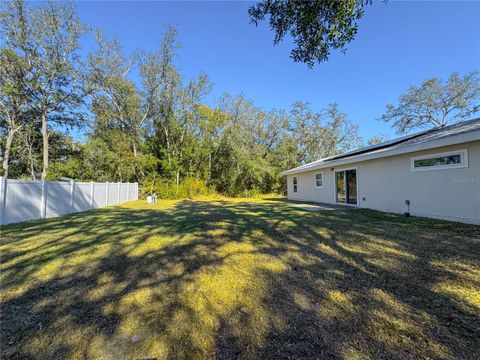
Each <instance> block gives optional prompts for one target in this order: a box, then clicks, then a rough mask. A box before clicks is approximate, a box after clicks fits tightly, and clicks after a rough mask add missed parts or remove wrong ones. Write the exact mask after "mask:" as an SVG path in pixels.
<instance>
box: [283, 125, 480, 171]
mask: <svg viewBox="0 0 480 360" xmlns="http://www.w3.org/2000/svg"><path fill="white" fill-rule="evenodd" d="M475 140H480V118H478V119H473V120H469V121H464V122H460V123H457V124H454V125H450V126H445V127H443V128H435V129H430V130H425V131H422V132H419V133H415V134H411V135H407V136H404V137H401V138H398V139H394V140H389V141H385V142H382V143H380V144H375V145H370V146H365V147H362V148H360V149H356V150H353V151H349V152H346V153H343V154H339V155H334V156H330V157H327V158H323V159H320V160H317V161H314V162H311V163H308V164H305V165H301V166H298V167H296V168H293V169H290V170H287V171H285V172H283V173H282V174H283V175H288V174H295V173H301V172H305V171H310V170H315V169H321V168H324V167H328V166H334V165H342V164H348V163H352V162H358V161H365V160H371V159H378V158H382V157H387V156H393V155H398V154H404V153H408V152H413V151H419V150H424V149H430V148H434V147H440V146H447V145H453V144H459V143H464V142H468V141H475Z"/></svg>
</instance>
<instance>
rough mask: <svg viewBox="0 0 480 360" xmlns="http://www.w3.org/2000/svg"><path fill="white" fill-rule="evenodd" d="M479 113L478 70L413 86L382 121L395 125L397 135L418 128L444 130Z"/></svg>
mask: <svg viewBox="0 0 480 360" xmlns="http://www.w3.org/2000/svg"><path fill="white" fill-rule="evenodd" d="M479 110H480V77H479V73H478V71H472V72H469V73H467V74H466V75H465V76H463V77H462V76H460V75H459V74H458V73H456V72H455V73H453V74H452V75H450V77H449V78H448V80H447V81H442V80H439V79H437V78H432V79H429V80H426V81H424V82H423V83H422V85H420V86H419V87H416V86H411V87H410V89H409V90H408V92H407V93H405V94H403V95H400V97H399V104H398V105H397V106H394V105H391V104H389V105H387V111H386V113H385V114H383V115H382V117H381V119H382V120H383V121H385V122H392V123H393V124H392V126H393V127H394V128H395V129H396V131H397V133H399V134H403V133H408V132H409V131H411V130H414V129H418V128H431V127H444V126H446V125H448V124H452V123H456V122H459V121H463V120H465V119H467V118H469V117H470V116H472V115H473V114H475V113H477V112H478V111H479Z"/></svg>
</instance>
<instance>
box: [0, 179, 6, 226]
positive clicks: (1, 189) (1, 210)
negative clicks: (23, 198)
mask: <svg viewBox="0 0 480 360" xmlns="http://www.w3.org/2000/svg"><path fill="white" fill-rule="evenodd" d="M6 209H7V178H6V177H5V176H0V225H3V224H5V211H6Z"/></svg>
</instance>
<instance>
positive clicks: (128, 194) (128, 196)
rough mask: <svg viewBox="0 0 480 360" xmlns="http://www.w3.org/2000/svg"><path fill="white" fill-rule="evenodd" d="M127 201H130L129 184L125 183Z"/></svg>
mask: <svg viewBox="0 0 480 360" xmlns="http://www.w3.org/2000/svg"><path fill="white" fill-rule="evenodd" d="M127 201H130V183H129V182H128V183H127Z"/></svg>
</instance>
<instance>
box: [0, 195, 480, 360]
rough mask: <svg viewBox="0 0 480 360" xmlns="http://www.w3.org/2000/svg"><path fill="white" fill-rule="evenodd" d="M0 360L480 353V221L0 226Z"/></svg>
mask: <svg viewBox="0 0 480 360" xmlns="http://www.w3.org/2000/svg"><path fill="white" fill-rule="evenodd" d="M0 253H1V302H2V304H1V321H2V324H1V330H0V331H1V355H2V356H1V357H2V358H18V359H28V358H36V359H37V358H44V359H47V358H48V359H51V358H69V359H72V358H82V359H85V358H105V359H119V358H129V359H136V358H156V359H182V358H184V359H190V358H222V359H235V358H239V357H240V358H271V359H279V358H286V359H288V358H322V357H324V358H343V359H347V358H348V359H351V358H362V359H368V358H372V359H373V358H405V359H407V358H409V359H411V358H427V357H429V358H447V359H448V358H451V359H454V358H465V359H468V358H472V359H473V358H478V349H480V340H479V338H480V337H479V336H478V335H479V334H480V317H479V314H480V227H478V226H468V225H463V224H458V223H451V222H443V221H436V220H428V219H422V218H405V217H401V216H396V215H389V214H383V213H379V212H375V211H370V210H358V209H355V210H349V209H345V210H343V209H341V210H337V211H318V212H309V211H305V210H302V209H298V208H294V207H291V206H289V205H288V204H286V203H285V202H283V201H280V200H275V199H272V200H261V199H257V200H248V199H239V200H227V199H223V200H219V201H214V200H210V201H161V202H159V203H158V204H156V205H146V204H144V203H143V202H141V201H138V202H132V203H128V204H125V205H121V206H116V207H109V208H104V209H99V210H95V211H91V212H87V213H81V214H72V215H68V216H64V217H61V218H55V219H50V220H47V221H33V222H28V223H23V224H17V225H10V226H6V227H3V228H2V233H1V245H0Z"/></svg>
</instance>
